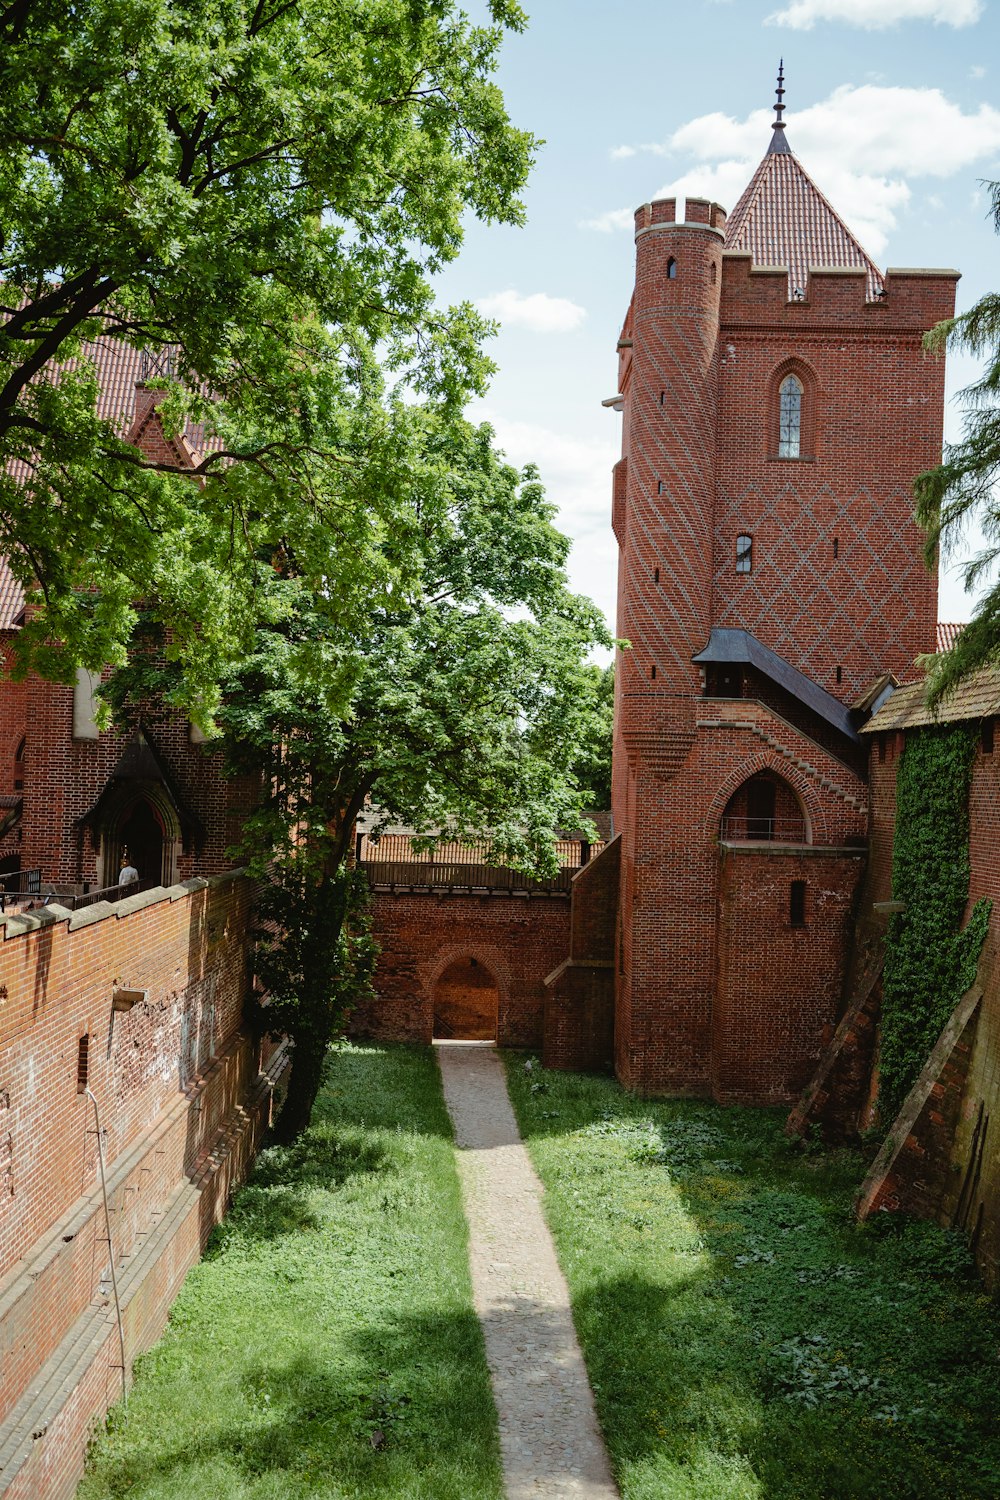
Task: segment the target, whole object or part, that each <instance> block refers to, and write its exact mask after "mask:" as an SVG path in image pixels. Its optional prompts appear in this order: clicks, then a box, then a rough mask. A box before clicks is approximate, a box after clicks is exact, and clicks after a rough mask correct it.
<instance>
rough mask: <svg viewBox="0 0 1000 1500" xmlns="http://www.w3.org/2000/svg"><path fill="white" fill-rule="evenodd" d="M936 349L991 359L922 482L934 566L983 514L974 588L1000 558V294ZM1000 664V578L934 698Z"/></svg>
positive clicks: (968, 579)
mask: <svg viewBox="0 0 1000 1500" xmlns="http://www.w3.org/2000/svg"><path fill="white" fill-rule="evenodd" d="M989 188H990V194H991V200H992V214H993V219H994V222H995V224H996V226H997V230H998V231H1000V182H994V183H991V184H989ZM924 343H925V345H926V347H927V348H928V349H930V350H931V351H933V352H937V353H940V352H941V351H943V350H944V349H945V348H946V347H947V346H949V345H950V346H951V347H953V348H957V349H966V350H968V351H969V353H970V354H974V355H976V356H977V357H978V358H980V359H983V360H984V361H985V368H984V370H983V373H982V375H981V376H980V378H979V379H978V380H977V381H976V382H975V383H974V384H973V385H971V386H970V387H969V388H968V389H967V390H966V391H965V392H964V396H965V399H966V403H967V406H966V413H965V436H964V437H963V439H962V441H961V442H960V443H955V444H952V445H949V446H948V447H947V448H946V450H945V454H944V460H943V462H942V463H941V464H939V465H938V467H937V468H936V469H931V470H929V471H928V472H927V473H925V474H921V475H920V476H919V477H918V478H917V480H916V482H915V484H914V493H915V495H916V501H917V519H918V521H919V522H920V524H921V525H922V526H924V527H925V528H926V530H927V542H926V554H927V563H928V566H929V567H936V566H937V555H938V549H939V547H943V548H944V549H945V550H946V551H949V550H951V551H954V549H955V547H956V546H957V545H958V544H959V543H960V542H961V541H962V539H963V538H964V535H965V533H966V530H967V526H968V523H969V522H970V521H972V520H975V521H976V522H977V523H978V525H979V527H980V528H981V530H982V533H983V536H984V538H985V542H986V545H985V546H984V547H983V549H982V550H981V551H980V552H979V553H978V554H977V556H976V557H974V558H973V560H972V561H971V562H970V563H968V564H967V566H966V568H965V583H966V587H967V588H970V589H971V588H974V587H975V586H976V585H977V584H980V583H983V582H985V581H986V580H987V579H989V578H990V576H991V575H992V574H993V573H994V571H995V566H996V564H997V562H998V561H1000V504H998V493H1000V491H998V480H1000V294H998V293H996V292H990V293H987V295H986V296H984V297H982V298H980V300H979V301H978V302H977V303H976V305H975V306H974V307H971V308H970V309H969V311H968V312H966V313H963V314H962V315H961V317H958V318H951V319H949V320H948V321H946V322H943V323H939V324H938V325H937V327H936V328H933V329H931V331H930V333H929V334H927V336H926V338H925V340H924ZM997 664H1000V579H998V580H997V581H995V582H994V583H993V584H992V586H991V587H989V588H987V589H986V591H985V592H984V594H983V595H982V597H981V599H980V600H979V602H978V604H977V605H976V609H975V612H974V614H973V617H972V620H971V621H970V623H969V624H968V625H966V626H964V627H963V629H962V632H961V635H960V636H959V638H958V641H957V642H956V644H955V645H954V646H953V647H952V649H951V650H950V651H949V652H947V653H946V654H945V655H943V656H941V657H939V658H937V659H936V660H935V662H934V666H933V671H932V675H931V681H930V692H931V698H932V700H936V699H939V698H940V697H942V695H945V694H947V692H948V691H949V689H951V688H953V687H954V686H955V685H956V684H957V683H958V682H959V681H961V679H962V678H963V677H966V676H968V674H969V673H970V672H972V671H975V670H976V669H977V668H978V667H984V666H996V665H997Z"/></svg>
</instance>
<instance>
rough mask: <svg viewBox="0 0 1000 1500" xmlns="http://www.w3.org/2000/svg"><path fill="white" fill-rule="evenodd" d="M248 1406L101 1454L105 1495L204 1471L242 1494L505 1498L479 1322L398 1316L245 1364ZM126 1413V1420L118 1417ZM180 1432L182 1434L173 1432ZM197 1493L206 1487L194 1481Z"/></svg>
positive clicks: (174, 1484) (185, 1479)
mask: <svg viewBox="0 0 1000 1500" xmlns="http://www.w3.org/2000/svg"><path fill="white" fill-rule="evenodd" d="M239 1383H240V1387H241V1389H242V1394H243V1410H242V1411H241V1413H240V1415H239V1416H238V1417H234V1418H233V1419H232V1420H230V1421H227V1422H225V1423H223V1424H221V1425H219V1424H213V1421H212V1418H211V1417H209V1418H208V1420H207V1421H206V1423H205V1424H204V1426H203V1427H202V1429H201V1431H200V1434H199V1435H198V1436H192V1437H187V1436H185V1438H184V1440H183V1441H180V1442H176V1441H175V1442H170V1441H165V1440H164V1437H163V1435H161V1432H160V1431H159V1430H156V1431H151V1430H150V1429H149V1428H147V1429H146V1434H147V1435H146V1437H145V1440H144V1441H143V1443H142V1445H141V1446H139V1447H136V1448H133V1449H131V1450H130V1451H128V1452H124V1453H118V1454H107V1453H106V1454H104V1455H101V1461H100V1462H99V1464H98V1465H97V1469H96V1473H95V1476H94V1477H95V1478H96V1479H98V1480H99V1481H100V1483H101V1484H102V1485H103V1486H104V1489H103V1491H102V1492H103V1493H105V1494H109V1495H118V1494H124V1493H126V1492H127V1493H130V1494H136V1495H141V1494H143V1493H145V1487H146V1486H148V1487H149V1490H150V1492H154V1491H155V1493H156V1494H160V1493H164V1492H165V1490H164V1485H165V1484H166V1485H169V1486H170V1489H169V1493H176V1494H178V1495H182V1494H185V1493H188V1492H189V1491H191V1490H194V1489H195V1488H197V1487H198V1485H199V1483H201V1482H204V1479H205V1477H206V1475H209V1474H210V1475H211V1476H212V1477H213V1478H215V1477H218V1478H219V1479H221V1480H223V1481H224V1480H225V1479H226V1477H227V1476H229V1478H230V1480H231V1482H232V1484H233V1488H234V1491H235V1489H236V1486H237V1484H238V1486H239V1493H240V1494H241V1495H246V1496H247V1497H250V1496H253V1495H254V1494H256V1493H258V1490H257V1485H258V1483H259V1485H260V1491H259V1492H260V1494H262V1495H263V1494H266V1495H267V1496H268V1497H274V1496H281V1497H284V1496H286V1495H287V1496H288V1497H290V1500H291V1497H299V1496H308V1495H312V1494H316V1495H323V1494H336V1495H338V1496H339V1495H348V1494H349V1495H351V1496H352V1497H356V1500H383V1497H390V1496H392V1497H407V1500H409V1497H424V1500H470V1497H472V1496H475V1497H476V1500H480V1497H481V1500H500V1497H501V1495H502V1487H501V1482H500V1465H499V1446H498V1442H497V1437H496V1428H495V1416H494V1409H493V1404H492V1397H491V1394H490V1388H489V1379H488V1375H487V1373H486V1367H485V1364H484V1361H483V1356H482V1335H481V1331H480V1328H479V1323H478V1320H477V1319H476V1317H475V1315H474V1314H473V1313H472V1312H471V1311H469V1312H456V1313H454V1314H451V1315H448V1316H443V1317H442V1316H433V1317H414V1316H400V1317H398V1318H393V1319H391V1320H390V1321H385V1322H383V1323H381V1324H376V1325H369V1326H368V1327H365V1328H362V1329H358V1330H357V1331H356V1332H355V1333H353V1334H352V1335H350V1337H349V1338H348V1339H347V1340H346V1342H345V1344H344V1345H343V1346H341V1347H340V1348H339V1349H335V1350H325V1351H322V1352H319V1351H318V1352H317V1353H316V1355H315V1356H312V1355H310V1356H308V1357H306V1356H302V1355H300V1356H298V1357H297V1358H295V1359H293V1360H287V1359H284V1360H283V1359H282V1358H281V1354H280V1338H276V1340H275V1357H274V1358H273V1360H270V1361H268V1362H267V1363H262V1362H260V1361H259V1360H258V1361H256V1362H253V1363H248V1364H247V1365H246V1366H245V1367H244V1369H243V1370H242V1371H241V1373H240V1379H239ZM119 1420H120V1418H119ZM171 1436H175V1434H173V1435H171ZM197 1492H198V1493H199V1494H200V1493H201V1492H202V1491H201V1489H200V1488H197Z"/></svg>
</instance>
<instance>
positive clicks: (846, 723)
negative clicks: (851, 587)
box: [691, 629, 858, 741]
mask: <svg viewBox="0 0 1000 1500" xmlns="http://www.w3.org/2000/svg"><path fill="white" fill-rule="evenodd" d="M691 660H692V661H694V662H697V663H698V665H699V666H705V665H707V664H709V663H712V662H715V663H718V664H719V665H723V664H743V665H745V666H750V667H755V668H756V669H757V671H758V672H762V673H763V674H764V676H765V677H769V678H770V680H771V681H772V682H775V683H777V685H778V687H781V688H784V690H785V692H786V693H791V695H792V697H793V698H796V699H798V701H799V702H800V703H801V704H803V706H804V707H806V708H808V709H810V710H811V711H812V712H813V713H814V714H817V715H818V716H819V718H821V719H825V720H826V722H827V723H828V724H832V725H833V727H834V729H837V730H839V732H840V733H841V734H842V735H844V737H845V738H846V739H849V740H855V741H856V740H857V738H858V732H857V730H856V729H855V727H854V721H853V719H852V718H851V711H850V709H849V708H847V706H846V705H845V704H843V703H841V701H840V699H839V698H835V697H834V696H833V694H832V693H828V692H827V691H826V688H821V687H820V685H819V683H818V682H813V680H812V678H811V677H807V676H806V675H805V673H804V672H800V671H799V669H798V667H793V666H792V664H791V662H788V661H786V660H785V658H784V657H783V656H779V655H778V653H777V651H772V650H771V648H770V647H769V646H764V645H762V644H761V642H760V641H759V640H758V639H757V637H756V636H755V635H751V634H750V632H749V630H732V629H716V630H713V631H712V633H711V635H710V636H709V638H708V645H707V646H706V647H705V649H704V651H699V652H698V655H697V656H693V657H692V658H691Z"/></svg>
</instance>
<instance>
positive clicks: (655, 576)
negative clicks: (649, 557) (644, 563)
mask: <svg viewBox="0 0 1000 1500" xmlns="http://www.w3.org/2000/svg"><path fill="white" fill-rule="evenodd" d="M659 581H660V570H659V568H654V569H653V582H654V583H659Z"/></svg>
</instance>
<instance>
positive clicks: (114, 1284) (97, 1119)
mask: <svg viewBox="0 0 1000 1500" xmlns="http://www.w3.org/2000/svg"><path fill="white" fill-rule="evenodd" d="M83 1092H84V1093H85V1094H86V1096H87V1098H88V1099H89V1100H90V1102H91V1104H92V1105H93V1106H94V1124H95V1126H96V1127H97V1160H98V1161H99V1163H100V1166H101V1193H102V1194H103V1197H104V1223H105V1226H106V1228H107V1231H108V1255H109V1256H110V1258H111V1288H112V1291H113V1292H114V1294H115V1315H116V1317H117V1319H118V1349H119V1352H120V1353H121V1359H122V1404H123V1405H124V1406H128V1386H127V1383H126V1379H125V1326H124V1324H123V1323H122V1304H121V1299H120V1297H119V1296H118V1272H117V1271H116V1270H115V1247H114V1244H113V1243H112V1239H111V1210H110V1209H109V1207H108V1178H107V1173H106V1171H105V1169H104V1137H103V1135H102V1134H101V1115H100V1111H99V1110H98V1108H97V1100H96V1099H95V1098H94V1095H93V1094H92V1092H91V1091H90V1089H89V1088H85V1089H84V1091H83Z"/></svg>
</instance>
